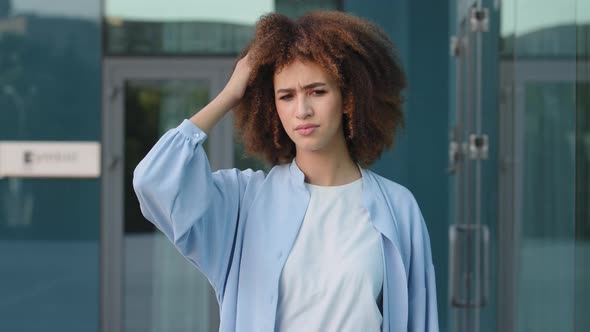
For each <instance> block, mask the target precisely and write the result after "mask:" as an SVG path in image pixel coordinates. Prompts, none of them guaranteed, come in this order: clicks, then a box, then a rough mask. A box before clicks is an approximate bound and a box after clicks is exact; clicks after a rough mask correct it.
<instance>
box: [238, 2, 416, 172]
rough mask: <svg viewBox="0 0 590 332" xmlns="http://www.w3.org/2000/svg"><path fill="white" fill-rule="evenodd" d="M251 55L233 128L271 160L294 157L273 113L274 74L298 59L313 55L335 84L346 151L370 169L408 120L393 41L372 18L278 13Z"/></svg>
mask: <svg viewBox="0 0 590 332" xmlns="http://www.w3.org/2000/svg"><path fill="white" fill-rule="evenodd" d="M246 54H249V58H250V60H249V61H250V64H251V65H252V73H251V75H250V79H249V84H248V87H247V88H246V92H245V94H244V97H243V99H242V101H241V102H240V104H239V105H238V106H236V107H235V108H234V115H235V126H236V129H237V132H238V134H239V135H240V137H241V141H242V142H243V143H244V145H245V148H246V151H247V152H248V153H250V154H253V155H255V156H258V157H260V158H262V159H264V160H266V161H267V162H268V163H270V164H271V165H277V164H284V163H288V162H291V160H292V159H293V158H294V157H295V144H294V143H293V141H291V139H290V138H289V137H288V136H287V133H286V132H285V130H284V129H283V127H282V125H281V121H280V119H279V116H278V114H277V111H276V105H275V96H274V88H273V77H274V74H275V72H277V71H280V70H281V69H282V68H283V67H284V66H286V65H289V64H291V63H293V61H295V60H301V61H311V62H314V63H317V64H318V65H319V66H320V67H322V68H323V69H324V70H325V71H326V73H328V75H331V77H333V78H334V79H335V81H336V82H337V83H338V85H339V87H340V90H341V93H342V102H343V108H344V109H343V111H344V113H345V114H344V116H343V118H342V121H343V128H344V135H345V139H346V144H347V147H348V151H349V153H350V155H351V157H352V159H353V160H354V161H355V162H358V163H359V164H360V165H361V166H363V167H367V166H369V165H371V164H372V163H373V162H374V161H375V160H377V159H378V158H379V157H380V156H381V153H382V152H383V150H384V149H385V148H390V147H391V146H392V144H393V138H394V136H395V133H396V131H397V130H398V129H399V128H400V127H402V126H403V122H404V116H403V112H402V104H403V99H402V95H401V91H402V90H403V89H404V88H405V86H406V79H405V75H404V73H403V70H402V68H401V66H400V64H399V60H398V58H397V55H396V53H395V47H394V45H393V43H392V42H391V40H390V39H389V38H388V37H387V35H386V34H385V32H384V31H383V30H382V29H381V28H379V27H378V26H376V25H375V24H373V23H371V22H368V21H366V20H363V19H361V18H358V17H355V16H352V15H350V14H346V13H342V12H312V13H309V14H306V15H304V16H302V17H300V18H298V19H296V20H293V19H290V18H288V17H287V16H284V15H281V14H277V13H273V14H268V15H265V16H263V17H261V18H260V20H259V21H258V23H257V25H256V34H255V36H254V39H253V40H252V41H251V42H250V44H249V45H248V46H247V47H246V48H245V49H244V50H243V51H242V53H241V55H240V57H239V58H242V57H244V56H245V55H246Z"/></svg>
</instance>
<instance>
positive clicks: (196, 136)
mask: <svg viewBox="0 0 590 332" xmlns="http://www.w3.org/2000/svg"><path fill="white" fill-rule="evenodd" d="M193 136H195V138H199V137H201V134H199V133H194V134H193Z"/></svg>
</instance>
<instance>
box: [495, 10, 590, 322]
mask: <svg viewBox="0 0 590 332" xmlns="http://www.w3.org/2000/svg"><path fill="white" fill-rule="evenodd" d="M588 5H589V1H588V0H566V1H560V2H555V1H535V2H528V1H523V0H515V1H506V2H504V3H503V7H502V26H501V58H500V60H501V70H500V75H501V81H502V82H503V84H502V85H503V87H504V89H503V93H502V95H503V98H502V100H503V102H502V104H501V107H500V109H499V110H500V127H501V130H502V132H503V133H505V135H500V141H499V143H500V158H501V160H503V161H504V162H503V165H504V166H505V167H502V168H501V171H500V174H499V176H500V188H499V189H500V190H499V195H500V200H499V203H500V205H499V208H500V210H501V211H503V213H502V218H501V219H500V220H499V227H501V229H502V234H503V236H502V237H501V238H500V240H501V241H500V243H499V245H500V247H501V248H506V250H505V252H504V253H505V255H506V257H510V258H509V261H510V265H507V264H504V265H505V266H507V268H505V269H504V271H503V279H502V280H503V281H504V285H505V287H506V288H507V289H509V290H510V292H503V293H501V296H502V297H501V299H500V303H501V304H505V305H506V308H505V307H504V306H503V307H501V308H502V311H501V312H500V314H501V315H500V320H499V322H501V324H502V325H501V328H502V331H508V332H513V331H519V332H520V331H541V332H544V331H566V332H569V331H572V332H573V331H585V330H587V328H581V326H588V318H587V317H588V315H579V314H576V312H579V311H580V310H585V311H586V312H587V306H586V307H585V308H584V307H578V305H579V304H581V303H584V301H587V299H588V295H589V292H588V287H587V285H588V282H587V281H588V277H589V276H590V274H589V273H588V269H587V267H586V268H585V267H584V265H580V266H576V256H577V255H581V256H582V257H584V256H586V257H587V254H586V252H587V251H586V249H585V248H586V246H585V243H587V242H584V241H583V240H586V239H587V238H588V231H587V228H583V227H579V228H578V229H576V210H578V211H579V212H580V211H583V208H582V206H583V205H582V206H577V203H576V193H577V192H578V193H581V192H586V191H587V188H588V186H587V184H588V183H587V181H583V180H582V181H577V180H576V176H577V174H578V175H579V174H582V172H583V167H581V168H579V169H578V168H577V166H576V164H577V163H578V165H580V166H582V165H583V163H584V160H587V159H586V152H585V151H584V150H586V149H585V148H583V147H582V148H580V145H579V144H581V145H585V144H586V143H585V139H584V135H585V134H584V133H583V131H582V132H580V131H579V130H580V129H581V128H583V127H584V123H583V122H582V121H583V119H584V117H583V115H584V114H587V113H588V109H587V105H586V106H585V107H586V109H585V110H582V108H583V107H584V105H583V100H584V96H585V95H587V93H588V90H587V86H588V81H589V80H590V75H588V73H587V72H584V71H582V70H579V69H580V68H585V67H586V66H587V61H588V60H587V54H588V48H587V46H583V45H588V41H590V35H588V34H587V33H586V31H587V27H588V24H589V23H590V16H588V13H589V12H588V11H587V10H584V8H586V9H587V8H589V7H588ZM531 13H535V15H531ZM576 128H578V130H577V129H576ZM580 135H581V136H580ZM576 151H578V153H576ZM583 151H584V152H583ZM580 179H584V178H582V177H581V178H580ZM584 205H585V202H584ZM584 222H585V223H587V220H586V221H584ZM582 224H583V223H580V224H579V226H582ZM586 241H587V240H586ZM576 248H578V250H579V251H578V252H576ZM501 257H503V258H502V259H507V258H504V255H502V256H501ZM581 280H586V281H585V282H581ZM582 285H584V286H582ZM586 303H587V302H586ZM583 308H584V309H583Z"/></svg>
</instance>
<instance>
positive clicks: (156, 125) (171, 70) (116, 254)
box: [101, 59, 236, 332]
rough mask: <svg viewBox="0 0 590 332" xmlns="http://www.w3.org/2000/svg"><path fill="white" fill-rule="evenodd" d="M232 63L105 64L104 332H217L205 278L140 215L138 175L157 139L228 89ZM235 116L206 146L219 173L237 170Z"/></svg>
mask: <svg viewBox="0 0 590 332" xmlns="http://www.w3.org/2000/svg"><path fill="white" fill-rule="evenodd" d="M232 65H233V59H228V60H219V59H211V60H180V59H176V60H132V59H107V60H106V61H105V89H104V92H105V96H104V98H105V100H104V118H103V139H104V145H105V148H104V153H103V155H104V159H103V163H104V165H105V168H104V177H103V195H102V200H103V203H102V211H103V213H102V241H101V246H102V276H103V282H102V286H103V287H102V298H103V301H102V302H103V305H102V322H103V326H102V330H103V331H109V332H110V331H125V332H134V331H154V332H155V331H162V332H164V331H203V332H205V331H207V332H208V331H216V330H217V329H218V317H219V314H218V306H217V301H216V299H215V296H214V294H213V291H212V289H211V287H210V286H209V283H208V281H207V279H206V278H205V277H204V276H203V275H202V274H201V273H200V272H198V270H197V269H196V268H195V267H194V266H192V265H191V264H190V263H189V262H188V261H187V260H186V259H184V258H183V257H182V256H181V255H180V254H179V253H178V252H177V250H176V249H175V248H174V246H173V245H172V244H171V243H170V242H169V241H168V239H167V238H166V237H165V236H164V235H163V234H162V233H161V232H160V231H158V230H157V229H156V228H155V227H154V226H152V224H151V223H150V222H148V221H147V220H146V219H145V218H144V217H143V216H142V215H141V212H140V208H139V203H138V202H137V199H136V196H135V193H134V191H133V187H132V178H133V170H134V168H135V166H136V165H137V164H138V163H139V161H140V160H141V159H142V158H143V157H144V156H145V155H146V154H147V152H148V151H149V150H150V149H151V147H152V146H153V145H154V144H155V143H156V141H157V140H158V139H159V138H160V137H161V136H162V135H163V134H164V133H165V132H166V131H167V130H169V129H171V128H174V127H176V126H177V125H178V124H180V122H182V120H183V119H186V118H190V117H191V116H192V115H193V114H194V113H195V112H196V111H198V110H199V109H201V108H202V107H203V106H205V105H206V104H207V103H208V102H209V100H210V99H211V98H212V97H214V96H215V95H216V94H217V93H218V92H219V91H220V90H221V88H222V87H223V84H224V83H225V81H226V79H227V78H228V77H229V72H230V70H231V68H232ZM233 145H234V144H233V137H232V124H231V118H229V117H226V118H225V119H224V120H222V122H221V123H220V124H219V125H218V126H217V127H216V128H215V129H214V130H213V131H212V132H211V134H210V138H209V139H208V140H207V141H206V143H205V149H206V150H207V153H208V155H209V158H210V161H211V165H212V168H213V169H217V168H228V167H232V166H233V164H234V156H233V153H234V152H233V151H234V150H236V149H234V146H233Z"/></svg>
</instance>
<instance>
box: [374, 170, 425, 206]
mask: <svg viewBox="0 0 590 332" xmlns="http://www.w3.org/2000/svg"><path fill="white" fill-rule="evenodd" d="M363 173H364V174H365V175H366V176H367V177H369V178H372V179H373V181H374V182H375V183H376V184H377V185H378V187H379V189H380V190H381V191H382V192H383V194H384V195H385V196H386V198H387V199H389V200H393V201H406V202H411V203H415V202H416V199H415V198H414V195H413V194H412V192H411V191H410V190H409V189H408V188H406V187H405V186H403V185H401V184H399V183H397V182H395V181H393V180H390V179H388V178H386V177H384V176H381V175H379V174H377V173H375V172H373V171H371V170H368V169H364V170H363Z"/></svg>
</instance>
